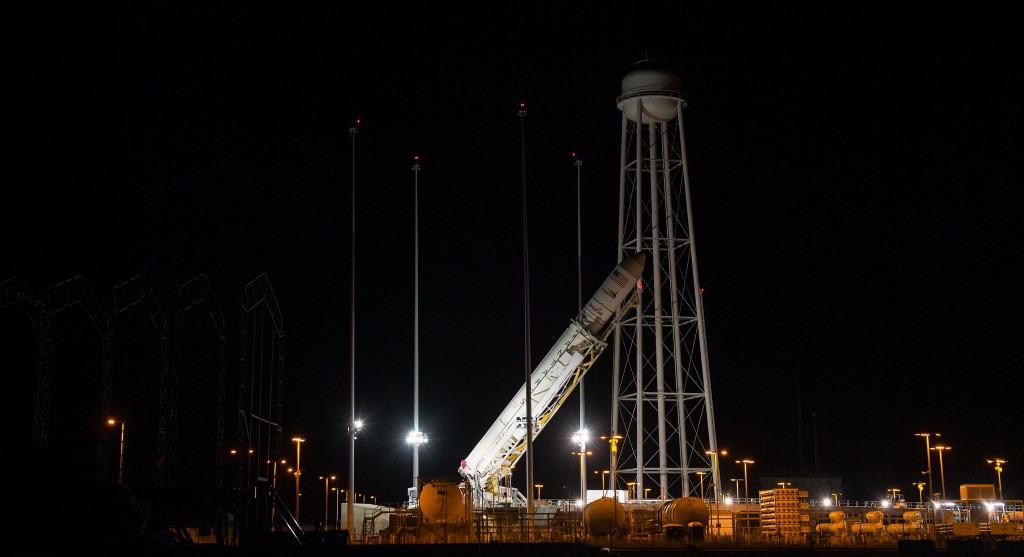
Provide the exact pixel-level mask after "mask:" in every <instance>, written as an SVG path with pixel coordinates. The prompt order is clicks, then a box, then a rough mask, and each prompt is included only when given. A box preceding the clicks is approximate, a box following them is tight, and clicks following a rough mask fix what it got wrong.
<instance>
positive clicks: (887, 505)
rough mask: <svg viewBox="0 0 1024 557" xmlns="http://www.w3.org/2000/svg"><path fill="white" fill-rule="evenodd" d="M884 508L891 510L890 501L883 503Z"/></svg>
mask: <svg viewBox="0 0 1024 557" xmlns="http://www.w3.org/2000/svg"><path fill="white" fill-rule="evenodd" d="M882 508H883V509H888V508H889V501H888V500H886V501H882Z"/></svg>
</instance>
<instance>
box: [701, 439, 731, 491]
mask: <svg viewBox="0 0 1024 557" xmlns="http://www.w3.org/2000/svg"><path fill="white" fill-rule="evenodd" d="M704 454H706V455H711V479H712V480H713V481H714V486H715V501H718V500H719V499H721V498H722V488H721V486H720V485H719V484H720V483H721V482H720V480H719V473H718V455H722V456H725V455H727V454H729V453H728V451H725V450H724V449H723V450H721V451H704Z"/></svg>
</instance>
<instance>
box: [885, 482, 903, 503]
mask: <svg viewBox="0 0 1024 557" xmlns="http://www.w3.org/2000/svg"><path fill="white" fill-rule="evenodd" d="M885 491H886V493H892V504H893V506H894V507H895V506H896V494H897V493H899V492H900V488H898V487H893V488H891V489H887V490H885Z"/></svg>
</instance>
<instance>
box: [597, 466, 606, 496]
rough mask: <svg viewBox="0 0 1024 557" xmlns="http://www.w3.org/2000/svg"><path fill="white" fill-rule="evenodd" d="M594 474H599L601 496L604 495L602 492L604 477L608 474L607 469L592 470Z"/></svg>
mask: <svg viewBox="0 0 1024 557" xmlns="http://www.w3.org/2000/svg"><path fill="white" fill-rule="evenodd" d="M594 473H595V474H601V497H606V495H605V492H604V477H605V475H606V474H608V470H594Z"/></svg>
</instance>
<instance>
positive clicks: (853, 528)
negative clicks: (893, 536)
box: [850, 522, 884, 536]
mask: <svg viewBox="0 0 1024 557" xmlns="http://www.w3.org/2000/svg"><path fill="white" fill-rule="evenodd" d="M883 528H884V527H883V526H882V523H881V522H858V523H856V524H851V525H850V533H851V534H864V535H868V536H874V535H878V534H881V533H882V530H883Z"/></svg>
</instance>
